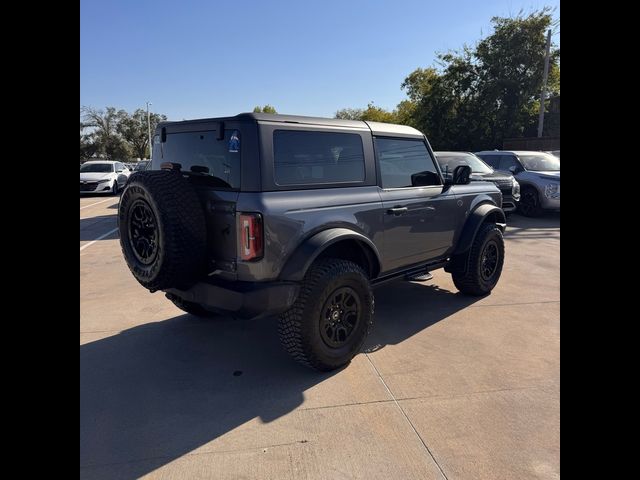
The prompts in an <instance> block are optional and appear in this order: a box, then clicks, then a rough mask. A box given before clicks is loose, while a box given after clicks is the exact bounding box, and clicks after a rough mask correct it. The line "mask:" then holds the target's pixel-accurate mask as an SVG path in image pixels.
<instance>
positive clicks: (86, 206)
mask: <svg viewBox="0 0 640 480" xmlns="http://www.w3.org/2000/svg"><path fill="white" fill-rule="evenodd" d="M109 200H115V199H114V198H106V199H104V200H100V201H99V202H96V203H91V204H89V205H85V206H84V207H80V210H82V209H83V208H89V207H93V206H94V205H98V204H99V203H104V202H108V201H109Z"/></svg>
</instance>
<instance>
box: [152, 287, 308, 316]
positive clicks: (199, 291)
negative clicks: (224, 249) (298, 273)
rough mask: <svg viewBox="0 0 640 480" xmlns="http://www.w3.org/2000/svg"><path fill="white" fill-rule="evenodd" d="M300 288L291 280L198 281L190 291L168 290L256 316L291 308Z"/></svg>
mask: <svg viewBox="0 0 640 480" xmlns="http://www.w3.org/2000/svg"><path fill="white" fill-rule="evenodd" d="M299 288H300V287H299V285H298V284H297V283H292V282H264V283H258V282H233V283H231V282H222V281H209V282H200V283H197V284H195V285H194V286H193V287H191V288H189V289H188V290H178V289H175V288H170V289H167V290H165V291H166V292H167V293H172V294H174V295H177V296H179V297H180V298H182V299H183V300H186V301H188V302H195V303H199V304H201V305H204V306H206V307H208V308H210V309H213V310H217V311H221V312H225V313H230V314H233V315H235V316H237V317H241V318H246V319H253V318H262V317H268V316H271V315H278V314H280V313H282V312H284V311H285V310H288V309H289V308H290V307H291V305H293V302H295V300H296V297H297V296H298V290H299Z"/></svg>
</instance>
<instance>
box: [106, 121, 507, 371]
mask: <svg viewBox="0 0 640 480" xmlns="http://www.w3.org/2000/svg"><path fill="white" fill-rule="evenodd" d="M470 176H471V169H470V168H469V167H468V166H466V165H462V166H459V167H457V168H456V169H455V170H454V172H453V175H452V176H451V177H450V178H449V179H444V178H443V177H442V173H441V171H440V168H439V167H438V165H437V163H436V161H435V159H434V156H433V152H432V150H431V147H430V146H429V143H428V142H427V139H426V137H425V136H424V135H423V134H422V133H420V132H419V131H418V130H415V129H413V128H411V127H407V126H401V125H390V124H384V123H376V122H364V121H353V120H337V119H327V118H310V117H299V116H289V115H270V114H262V113H245V114H240V115H237V116H235V117H227V118H212V119H203V120H191V121H183V122H164V123H160V124H159V126H158V128H157V129H156V131H155V136H154V149H153V159H152V163H151V165H150V170H146V171H142V172H135V173H134V174H133V175H132V176H131V180H130V182H129V184H128V186H127V187H126V188H125V190H124V192H123V194H122V198H121V200H120V204H119V207H118V225H119V230H120V244H121V246H122V251H123V253H124V257H125V259H126V262H127V264H128V266H129V269H130V270H131V272H132V273H133V275H134V276H135V278H136V279H137V280H138V282H140V284H142V285H143V286H144V287H145V288H147V289H148V290H150V291H151V292H154V291H156V290H162V291H164V292H166V296H167V297H168V298H169V300H171V301H172V302H173V303H174V304H175V305H177V306H178V307H179V308H181V309H182V310H184V311H186V312H189V313H192V314H194V315H201V316H208V315H212V314H214V313H215V312H231V313H233V314H234V315H236V316H238V317H245V318H257V317H265V316H268V315H279V316H280V319H279V333H280V338H281V341H282V344H283V346H284V348H285V349H286V350H287V351H288V352H289V353H290V354H291V355H292V356H293V357H294V358H295V359H296V360H298V361H299V362H301V363H303V364H305V365H308V366H310V367H313V368H315V369H318V370H332V369H335V368H338V367H340V366H342V365H345V364H347V363H348V362H349V361H350V360H351V359H352V358H353V356H354V355H356V354H357V353H358V351H359V350H360V347H361V346H362V344H363V342H364V340H365V337H366V335H367V333H368V332H369V329H370V328H371V326H372V324H373V315H374V296H373V291H372V288H373V287H376V286H379V285H382V284H383V283H384V282H387V281H390V280H414V281H426V280H429V279H430V278H431V273H430V272H433V271H434V270H435V269H438V268H444V269H445V270H446V271H447V272H450V273H451V274H452V277H453V281H454V283H455V285H456V287H457V288H458V289H459V290H460V291H461V292H464V293H466V294H470V295H486V294H488V293H490V292H491V290H492V289H493V288H494V287H495V286H496V284H497V282H498V279H499V278H500V273H501V271H502V265H503V262H504V242H503V237H502V234H503V231H504V228H505V225H506V224H505V214H504V212H503V211H502V209H501V208H500V201H501V195H500V191H499V190H498V189H497V188H496V186H495V185H494V184H492V183H489V182H470ZM240 348H241V347H240Z"/></svg>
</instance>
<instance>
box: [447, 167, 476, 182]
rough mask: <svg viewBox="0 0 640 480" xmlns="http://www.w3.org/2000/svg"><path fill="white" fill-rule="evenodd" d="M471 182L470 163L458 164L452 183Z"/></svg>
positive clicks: (454, 170)
mask: <svg viewBox="0 0 640 480" xmlns="http://www.w3.org/2000/svg"><path fill="white" fill-rule="evenodd" d="M470 182H471V167H470V166H469V165H458V166H457V167H456V168H454V169H453V175H452V179H451V183H452V184H453V185H467V184H468V183H470Z"/></svg>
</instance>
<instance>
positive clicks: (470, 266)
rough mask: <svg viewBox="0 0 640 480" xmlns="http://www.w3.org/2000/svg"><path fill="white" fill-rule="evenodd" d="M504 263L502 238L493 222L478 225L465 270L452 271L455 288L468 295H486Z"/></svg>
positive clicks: (497, 277)
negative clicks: (478, 228)
mask: <svg viewBox="0 0 640 480" xmlns="http://www.w3.org/2000/svg"><path fill="white" fill-rule="evenodd" d="M503 264H504V238H503V237H502V231H501V230H500V229H499V228H498V227H497V226H496V225H495V224H493V223H487V224H484V225H482V226H481V227H480V230H479V231H478V233H477V235H476V238H475V239H474V240H473V244H472V245H471V250H470V252H469V257H468V259H467V263H466V265H467V268H466V271H465V272H463V271H462V270H460V271H453V272H451V277H452V278H453V283H454V284H455V286H456V288H457V289H458V290H460V291H461V292H462V293H466V294H468V295H475V296H480V295H487V294H488V293H491V290H493V288H494V287H495V286H496V285H497V283H498V280H499V279H500V275H501V273H502V266H503Z"/></svg>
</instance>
